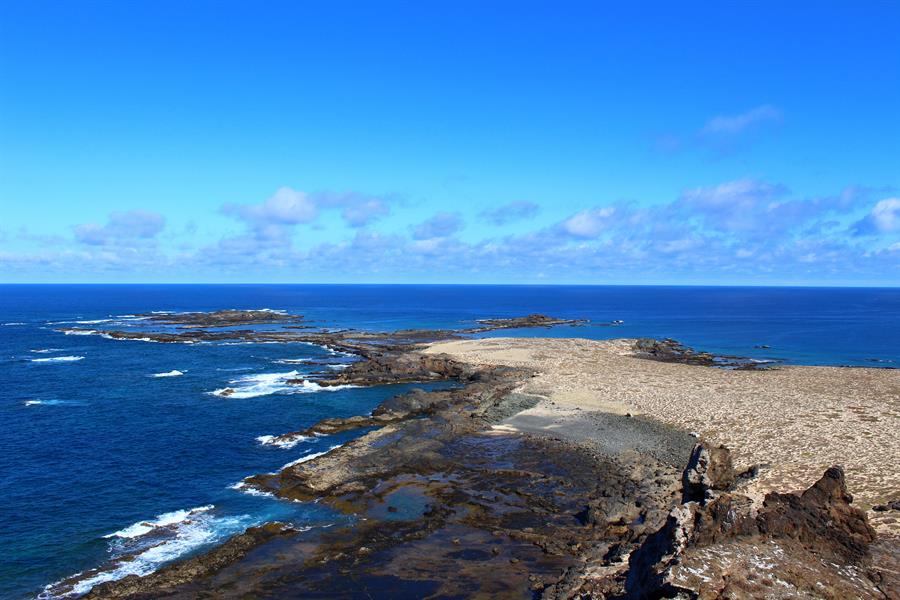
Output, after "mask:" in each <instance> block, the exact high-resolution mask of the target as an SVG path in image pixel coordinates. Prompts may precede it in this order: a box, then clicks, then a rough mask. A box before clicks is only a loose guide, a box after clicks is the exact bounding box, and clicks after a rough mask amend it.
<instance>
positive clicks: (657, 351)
mask: <svg viewBox="0 0 900 600" xmlns="http://www.w3.org/2000/svg"><path fill="white" fill-rule="evenodd" d="M633 352H634V355H635V356H637V357H638V358H645V359H648V360H657V361H660V362H671V363H681V364H685V365H698V366H703V367H719V368H725V369H741V370H761V369H768V368H771V365H773V364H775V363H776V362H777V361H775V360H769V361H762V362H761V361H757V360H753V359H749V358H744V357H741V356H718V355H715V354H711V353H709V352H699V351H697V350H694V349H693V348H689V347H688V346H685V345H684V344H682V343H680V342H678V341H676V340H673V339H669V338H666V339H664V340H653V339H649V338H641V339H639V340H636V341H635V343H634V347H633Z"/></svg>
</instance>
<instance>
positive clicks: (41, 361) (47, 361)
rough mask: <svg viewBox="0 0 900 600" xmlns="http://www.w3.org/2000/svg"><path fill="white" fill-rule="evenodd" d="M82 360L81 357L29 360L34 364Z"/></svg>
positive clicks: (52, 357) (53, 357)
mask: <svg viewBox="0 0 900 600" xmlns="http://www.w3.org/2000/svg"><path fill="white" fill-rule="evenodd" d="M82 359H84V357H83V356H51V357H48V358H32V359H30V360H31V362H34V363H65V362H75V361H76V360H82Z"/></svg>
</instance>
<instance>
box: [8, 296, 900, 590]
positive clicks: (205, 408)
mask: <svg viewBox="0 0 900 600" xmlns="http://www.w3.org/2000/svg"><path fill="white" fill-rule="evenodd" d="M222 308H272V309H282V310H288V311H291V312H296V313H300V314H303V315H306V316H307V317H308V318H309V319H311V320H312V321H314V322H315V323H317V324H321V325H327V326H339V327H359V328H365V329H374V330H392V329H400V328H409V327H428V328H448V327H464V326H468V325H471V324H472V322H473V321H474V319H477V318H481V317H494V316H496V317H503V316H517V315H522V314H526V313H532V312H543V313H546V314H551V315H554V316H561V317H572V318H589V319H592V320H595V321H596V322H608V321H611V320H613V319H622V320H623V321H624V325H622V326H620V327H615V328H610V327H602V326H586V327H578V328H569V327H563V328H557V329H552V330H544V329H541V330H522V331H515V332H510V331H505V332H498V333H496V334H495V335H513V334H514V335H542V336H545V335H552V336H583V337H592V338H609V337H641V336H648V337H674V338H676V339H679V340H681V341H682V342H684V343H687V344H689V345H692V346H695V347H697V348H700V349H704V350H711V351H714V352H719V353H725V354H738V355H744V356H751V357H754V358H758V359H761V360H762V359H778V360H783V361H786V362H789V363H795V364H832V365H865V366H892V365H900V344H898V342H900V290H897V289H810V288H793V289H792V288H774V289H773V288H672V287H658V288H654V287H596V286H593V287H588V286H584V287H582V286H558V287H554V286H338V285H334V286H306V285H298V286H289V285H277V286H249V285H248V286H162V285H148V286H0V374H2V380H3V382H4V389H3V393H2V396H0V597H2V598H21V597H32V596H35V595H37V594H39V593H41V591H42V589H43V588H44V586H45V585H47V584H49V583H51V582H54V581H57V580H59V579H61V578H63V577H66V576H68V575H71V574H73V573H76V572H79V571H85V570H88V569H91V568H96V567H101V566H102V570H101V571H100V572H98V573H97V574H96V576H95V580H96V581H100V580H102V579H108V578H113V577H118V576H122V575H125V574H128V573H131V572H135V573H146V572H149V571H151V570H153V569H155V568H158V567H159V566H160V565H161V564H164V563H165V562H167V561H169V560H172V559H174V558H178V557H182V556H186V555H189V554H191V553H194V552H197V551H199V550H201V549H203V548H206V547H209V546H211V545H213V544H216V543H219V542H221V541H222V540H224V539H226V538H227V537H228V536H230V535H232V534H234V533H236V532H239V531H242V530H243V529H244V528H246V527H247V526H249V525H252V524H256V523H261V522H263V521H266V520H272V519H281V520H289V521H292V522H294V523H296V524H298V525H306V526H321V525H327V524H329V523H334V522H337V521H340V520H341V519H342V518H343V517H340V516H338V515H335V514H332V513H330V512H329V511H327V510H325V509H324V508H322V507H319V506H317V505H315V504H299V503H286V502H280V501H277V500H274V499H271V498H266V497H259V496H251V495H248V494H246V493H242V492H241V491H240V490H238V489H233V486H234V484H236V483H238V482H240V481H241V479H242V478H243V477H246V476H247V475H251V474H254V473H258V472H263V471H273V470H275V469H277V468H279V467H280V466H281V465H283V464H285V463H287V462H290V461H293V460H297V459H299V458H302V457H304V456H307V455H310V454H313V453H317V452H321V451H324V450H327V449H328V448H330V447H331V446H334V445H337V444H340V443H342V442H344V441H346V439H347V438H348V435H349V434H347V435H344V436H332V437H327V438H319V439H316V440H314V441H310V442H304V443H300V444H298V445H297V446H295V447H293V448H288V449H285V448H273V447H271V446H266V445H262V444H260V443H259V442H258V440H257V438H258V437H260V436H265V435H273V434H279V433H284V432H286V431H291V430H296V429H300V428H303V427H306V426H308V425H311V424H312V423H314V422H316V421H318V420H319V419H321V418H324V417H329V416H349V415H353V414H365V413H367V412H369V411H370V410H372V409H373V408H374V407H375V406H377V405H378V403H380V402H381V401H382V400H384V399H385V398H387V397H389V396H391V395H394V394H396V393H399V392H401V391H403V390H405V389H409V388H410V387H412V386H386V387H381V388H371V389H344V390H338V391H314V390H312V391H310V390H304V391H303V392H301V393H297V389H296V388H288V387H287V386H285V385H284V384H283V380H284V379H285V378H287V377H302V376H303V374H304V373H307V372H308V370H309V369H310V368H311V367H310V366H309V365H305V364H304V363H302V362H297V359H306V358H313V359H317V360H327V361H332V362H335V363H340V362H342V361H347V360H352V359H351V358H350V357H345V356H339V355H333V354H331V353H329V352H328V351H327V350H326V349H322V348H318V347H316V346H310V345H307V344H239V345H231V344H202V345H194V346H186V345H180V344H152V343H144V342H137V341H114V340H108V339H103V338H101V337H97V336H71V335H70V336H65V335H62V334H61V333H59V332H57V331H55V329H56V328H58V327H60V326H66V325H71V324H72V322H76V321H98V320H103V319H115V320H118V321H121V323H122V324H123V326H135V325H136V324H135V323H134V322H130V321H129V320H130V317H127V316H123V315H133V314H136V313H141V312H149V311H154V310H173V311H191V310H216V309H222ZM112 324H113V325H115V323H112ZM79 325H80V326H88V327H89V326H91V325H90V324H87V323H80V324H79ZM109 325H110V323H109V322H107V323H98V324H95V326H109ZM759 346H769V347H768V348H760V347H759ZM285 361H287V362H285ZM175 371H177V372H179V373H181V374H180V375H178V374H175V373H174V372H175ZM161 374H168V375H169V376H161V377H156V376H155V375H161ZM226 386H232V387H236V388H237V389H238V390H239V391H240V393H239V394H237V395H236V396H237V397H235V396H233V397H230V398H222V397H218V396H215V395H213V394H211V393H210V392H213V391H215V390H217V389H221V388H223V387H226ZM124 555H129V556H134V557H136V558H134V559H132V560H129V561H125V562H118V561H117V560H116V559H117V558H118V557H121V556H124Z"/></svg>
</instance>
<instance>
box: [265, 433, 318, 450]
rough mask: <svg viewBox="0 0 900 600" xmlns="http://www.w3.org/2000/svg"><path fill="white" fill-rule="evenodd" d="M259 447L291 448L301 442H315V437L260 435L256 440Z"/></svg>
mask: <svg viewBox="0 0 900 600" xmlns="http://www.w3.org/2000/svg"><path fill="white" fill-rule="evenodd" d="M256 441H257V442H259V445H260V446H277V447H278V448H284V449H288V448H293V447H294V446H296V445H297V444H300V443H302V442H315V441H316V438H315V436H311V435H286V436H280V435H261V436H259V437H258V438H256Z"/></svg>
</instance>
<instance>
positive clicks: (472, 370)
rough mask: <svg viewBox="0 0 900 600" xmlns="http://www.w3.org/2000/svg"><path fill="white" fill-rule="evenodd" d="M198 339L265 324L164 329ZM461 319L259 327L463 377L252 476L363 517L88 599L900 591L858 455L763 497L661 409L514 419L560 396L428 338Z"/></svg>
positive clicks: (672, 347)
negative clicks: (873, 519) (394, 327)
mask: <svg viewBox="0 0 900 600" xmlns="http://www.w3.org/2000/svg"><path fill="white" fill-rule="evenodd" d="M551 321H552V322H551ZM526 322H527V323H532V325H523V323H526ZM542 324H546V325H548V326H549V325H555V324H575V322H572V321H565V320H555V319H551V318H549V317H541V318H540V319H535V316H530V317H525V318H523V320H519V321H517V320H513V319H510V320H500V322H497V320H493V321H485V322H483V323H482V324H481V325H479V327H496V328H499V329H505V328H517V327H519V326H544V325H542ZM468 332H471V330H469V331H468ZM123 333H131V332H123ZM198 333H199V334H201V336H213V337H212V339H222V338H221V337H220V336H221V335H223V334H224V335H239V336H244V335H245V334H244V333H242V332H240V331H231V332H223V331H218V332H202V331H200V332H198V331H188V332H178V333H174V334H172V333H165V334H162V333H161V334H157V335H165V336H169V335H175V336H179V338H178V341H183V340H184V339H196V336H197V334H198ZM460 333H465V331H463V332H460V331H447V332H425V331H407V332H395V333H391V334H369V333H361V332H352V331H343V332H318V333H309V332H305V333H297V332H290V333H287V334H285V333H284V332H252V335H249V334H247V337H246V339H254V340H256V341H259V340H260V339H264V340H270V339H272V338H271V336H278V335H284V336H285V337H288V338H290V341H309V342H311V343H319V344H321V345H325V346H327V347H330V348H333V349H335V350H339V351H342V352H352V353H354V354H356V355H358V356H360V357H361V360H359V361H358V362H355V363H352V364H351V365H350V366H349V367H348V368H347V369H345V370H344V371H342V372H340V373H338V374H337V375H334V376H332V377H329V378H325V377H324V376H323V377H322V378H320V379H319V380H317V383H319V385H323V386H327V385H347V384H350V385H381V384H386V383H394V382H411V381H438V380H452V381H456V382H458V383H459V387H457V388H454V389H444V390H438V391H430V392H426V391H421V390H420V391H413V392H411V393H408V394H404V395H400V396H396V397H394V398H392V399H390V400H388V401H386V402H384V403H383V404H382V405H381V406H379V407H378V408H377V409H376V410H375V411H373V412H372V414H371V415H358V416H354V417H350V418H346V419H326V420H324V421H321V422H319V423H317V424H315V425H313V426H312V427H309V428H307V429H304V430H302V431H296V432H292V433H286V434H283V435H281V436H276V437H275V438H274V439H273V440H271V443H284V444H289V443H291V442H292V441H295V440H297V439H300V438H302V437H305V436H311V435H330V434H333V433H336V432H341V431H348V430H352V429H360V430H367V431H366V432H365V433H364V434H363V435H361V436H360V437H358V438H356V439H354V440H352V441H350V442H348V443H346V444H345V445H343V446H340V447H338V448H335V449H333V450H331V451H330V452H328V453H326V454H323V455H321V456H318V457H316V458H313V459H311V460H308V461H305V462H302V463H297V464H293V465H288V466H286V467H285V468H284V469H282V470H281V471H280V472H278V473H275V474H265V475H255V476H251V477H248V478H247V479H245V481H244V483H245V485H246V486H249V487H252V488H255V489H256V490H259V491H265V492H269V493H272V494H275V495H277V496H279V497H282V498H285V499H290V500H298V501H316V502H320V503H324V504H326V505H328V506H331V507H332V508H334V509H337V510H339V511H341V512H344V513H347V514H350V515H355V517H356V522H355V524H354V525H353V526H351V527H340V528H333V529H324V530H322V529H320V530H313V531H296V530H293V529H291V528H290V527H288V526H285V525H281V524H269V525H266V526H263V527H259V528H252V529H250V530H248V531H247V532H246V533H244V534H242V535H240V536H236V537H235V538H233V539H232V540H230V541H229V542H227V543H226V544H224V545H222V546H220V547H218V548H216V549H213V550H212V551H210V552H208V553H206V554H203V555H200V556H197V557H194V558H190V559H188V560H185V561H181V562H178V563H175V564H173V565H170V566H168V567H166V568H163V569H161V570H160V571H158V572H156V573H153V574H151V575H148V576H146V577H136V576H130V577H126V578H125V579H122V580H120V581H116V582H109V583H104V584H101V585H98V586H96V587H95V588H94V589H93V590H92V591H91V592H90V593H89V594H88V597H89V598H160V597H167V598H197V597H216V598H232V597H247V596H253V597H262V598H266V597H270V598H277V597H306V598H335V597H338V598H341V597H347V598H351V597H374V598H377V597H382V598H388V597H390V598H426V597H427V598H451V597H452V598H459V597H477V596H483V597H495V598H534V597H539V598H549V599H563V598H719V597H735V598H743V597H746V598H770V597H774V598H797V597H801V598H802V597H808V598H845V597H859V598H896V597H898V596H897V590H898V587H897V585H898V582H897V579H896V575H897V573H896V571H895V570H892V569H891V567H890V564H889V560H887V559H886V558H885V557H888V559H889V558H890V557H891V556H892V555H894V550H895V549H896V548H895V547H894V546H887V547H884V546H882V545H880V543H881V541H880V540H879V538H878V537H877V536H876V534H875V531H874V530H873V529H872V527H871V526H870V525H869V524H868V522H867V518H866V514H865V513H863V512H862V511H860V510H858V509H857V508H855V507H853V506H852V505H851V501H852V497H851V496H850V494H849V493H848V492H847V488H846V483H845V476H844V472H843V470H842V469H841V468H840V467H837V466H834V467H831V468H829V469H827V470H826V471H825V473H824V475H823V476H822V477H821V479H820V480H819V481H818V482H816V483H815V484H814V485H813V486H812V487H810V488H809V489H807V490H805V491H804V492H803V493H802V494H794V493H779V492H772V493H769V494H768V495H766V496H765V500H764V501H763V502H762V503H761V504H760V503H759V502H755V501H754V499H753V498H751V497H750V496H748V495H747V494H746V492H745V488H746V487H747V486H748V482H751V481H752V480H753V479H754V477H755V476H756V475H757V473H758V469H757V468H755V466H751V467H749V468H745V469H743V470H742V471H740V472H739V471H737V470H736V469H735V467H734V465H733V461H732V457H731V452H730V451H729V450H728V449H727V448H724V447H721V446H719V445H714V444H712V443H710V442H708V441H706V440H703V439H701V440H697V439H696V438H695V437H694V436H692V435H691V434H689V433H688V432H687V431H685V430H683V429H679V428H676V427H671V426H666V425H664V424H661V423H659V422H657V421H654V420H652V419H645V418H643V417H640V416H637V415H632V414H630V413H615V412H608V411H584V412H583V414H579V415H578V416H577V417H573V418H572V419H571V420H569V421H566V423H565V427H560V428H558V429H552V428H551V429H540V428H535V430H534V431H531V432H529V431H524V432H523V430H522V429H521V428H520V429H518V430H516V429H508V428H506V427H505V425H504V424H505V423H510V422H511V421H512V420H514V419H521V418H522V417H521V415H523V414H526V413H528V412H529V411H530V409H533V408H534V407H535V406H537V405H538V404H539V403H541V404H546V403H547V398H546V397H543V396H539V395H534V394H531V393H527V392H525V391H523V388H527V384H528V383H529V382H530V381H532V380H533V379H534V378H535V377H536V376H537V373H536V372H535V371H533V370H532V369H529V368H523V367H514V366H498V365H490V364H479V363H472V362H467V361H461V360H459V359H457V358H455V357H454V356H451V355H448V354H441V353H434V352H423V351H422V350H423V349H424V346H423V345H422V344H423V343H424V342H431V341H434V340H441V339H444V340H452V339H457V338H458V337H459V336H460ZM110 335H112V334H110ZM141 335H146V334H143V333H142V334H141ZM182 336H186V337H182ZM257 336H259V337H257ZM206 339H210V338H208V337H207V338H206ZM232 339H233V338H232ZM313 339H315V340H317V341H315V342H312V340H313ZM158 341H163V339H159V340H158ZM165 341H169V340H168V338H165ZM279 341H286V340H285V339H284V337H282V338H280V339H279ZM632 352H633V354H634V356H635V357H639V358H648V359H651V360H654V361H661V362H670V363H675V364H689V365H694V368H710V367H714V366H722V361H721V360H717V359H716V357H712V356H711V355H707V354H705V353H696V352H694V351H693V350H690V349H688V348H685V347H683V346H680V345H678V344H677V343H675V342H671V341H663V342H649V341H646V340H639V341H637V342H634V343H633V346H632ZM726 366H727V367H728V368H741V367H740V366H739V364H729V365H726ZM748 368H752V367H748ZM617 436H618V437H617ZM620 438H621V439H620ZM851 477H852V474H851ZM789 491H790V490H789ZM894 558H896V557H895V556H894ZM886 565H887V566H886Z"/></svg>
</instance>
